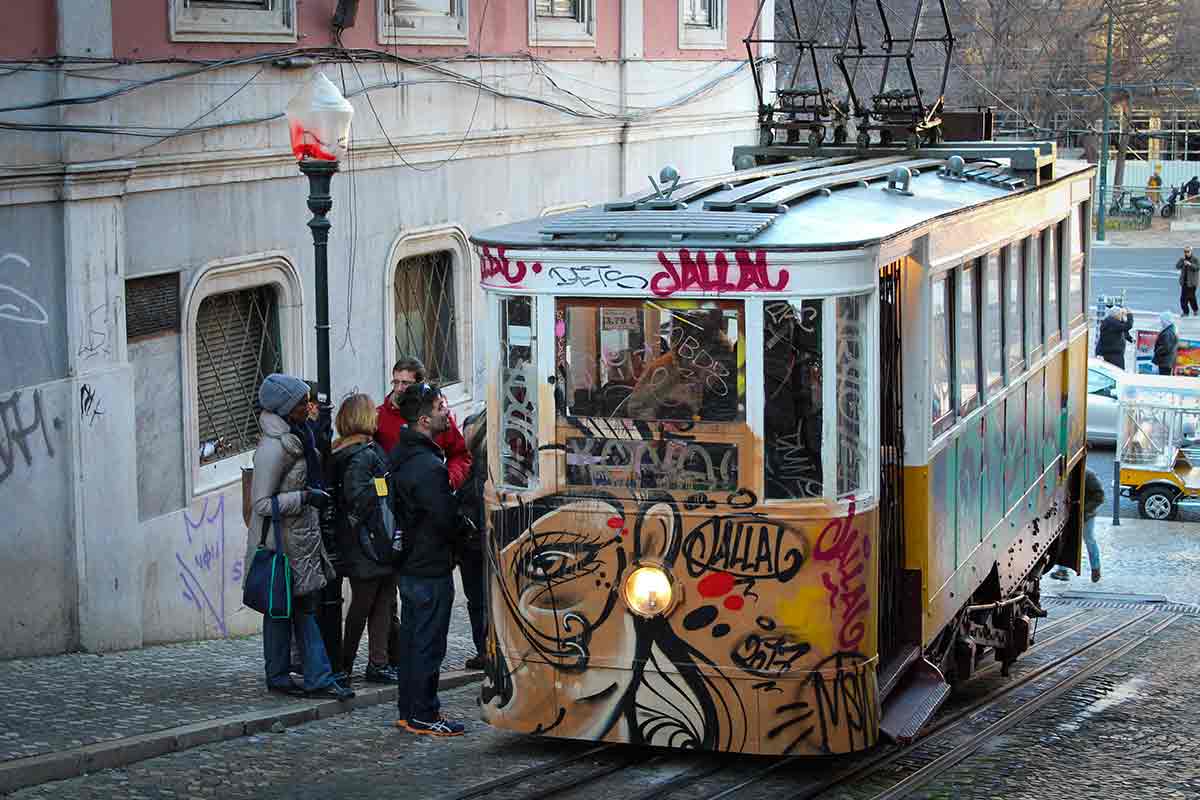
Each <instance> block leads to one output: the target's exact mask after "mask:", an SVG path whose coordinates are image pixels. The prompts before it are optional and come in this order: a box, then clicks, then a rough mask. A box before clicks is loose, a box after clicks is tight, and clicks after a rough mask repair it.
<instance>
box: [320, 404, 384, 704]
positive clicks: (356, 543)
mask: <svg viewBox="0 0 1200 800" xmlns="http://www.w3.org/2000/svg"><path fill="white" fill-rule="evenodd" d="M335 424H336V425H337V431H338V436H339V438H338V439H337V440H336V441H334V443H333V447H332V451H331V454H330V468H329V473H330V482H331V489H332V491H333V494H334V497H335V498H336V501H337V506H336V509H337V512H336V515H335V518H336V520H337V540H338V551H339V552H340V553H341V555H342V564H343V571H344V572H345V574H346V575H347V576H348V577H349V578H350V592H351V598H350V608H349V610H348V611H347V612H346V630H345V638H344V640H343V642H342V653H341V660H340V663H339V664H338V669H340V670H341V671H342V672H344V673H345V674H346V675H350V674H351V671H352V670H353V668H354V658H355V656H356V655H357V654H358V643H359V642H360V641H361V640H362V634H363V628H364V627H365V628H366V629H367V646H368V648H369V650H368V658H367V662H368V663H367V669H366V673H365V674H364V677H365V678H366V679H367V680H368V681H372V682H374V683H395V682H396V679H397V676H396V671H395V669H394V668H392V667H390V666H388V665H389V663H396V662H397V661H398V660H399V653H389V649H395V644H396V642H395V640H392V641H391V642H389V638H388V629H389V627H390V625H391V619H392V608H393V606H394V605H395V603H396V574H395V570H394V568H393V567H392V565H391V564H390V563H382V562H380V561H376V560H374V559H373V558H372V557H371V556H369V555H368V554H367V552H366V551H365V550H364V549H363V546H362V544H361V539H360V532H361V531H362V529H363V527H364V526H371V525H378V524H379V523H380V519H379V516H380V513H381V512H380V508H379V503H380V497H381V492H386V491H387V490H386V486H387V483H386V481H383V480H382V479H383V478H386V477H387V474H388V468H387V457H386V456H385V455H384V453H383V450H381V449H380V447H379V445H377V444H375V441H374V439H373V436H374V435H375V429H376V427H377V424H378V423H377V413H376V410H375V401H374V400H372V399H371V398H370V396H368V395H365V394H353V395H350V396H349V397H348V398H346V400H345V402H343V403H342V407H341V408H339V409H338V413H337V420H336V422H335ZM376 479H380V480H378V481H377V480H376ZM383 496H384V497H385V501H386V494H385V495H383ZM378 555H379V556H381V557H386V556H388V555H390V551H389V552H388V553H386V554H385V553H380V554H378ZM389 645H391V647H390V648H389ZM389 656H390V657H389Z"/></svg>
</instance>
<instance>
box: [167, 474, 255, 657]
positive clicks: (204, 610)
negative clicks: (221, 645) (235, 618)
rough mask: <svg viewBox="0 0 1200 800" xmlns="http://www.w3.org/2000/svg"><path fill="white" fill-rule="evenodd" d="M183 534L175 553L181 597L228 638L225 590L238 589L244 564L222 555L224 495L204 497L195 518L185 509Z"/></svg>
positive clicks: (223, 549) (237, 558) (223, 547)
mask: <svg viewBox="0 0 1200 800" xmlns="http://www.w3.org/2000/svg"><path fill="white" fill-rule="evenodd" d="M183 534H184V539H185V541H184V542H183V543H182V545H181V546H180V548H179V549H178V550H177V551H176V552H175V564H176V566H177V567H178V572H177V575H178V578H179V590H180V594H181V595H182V597H183V599H184V600H186V601H188V603H189V604H190V605H191V606H193V607H194V608H195V609H196V610H197V611H199V612H200V613H201V614H203V615H204V616H205V617H211V618H212V624H214V625H216V627H217V629H218V630H219V631H220V632H221V635H222V636H228V635H229V630H228V628H227V627H226V622H225V621H226V619H227V618H228V617H227V615H226V611H225V590H226V587H227V586H231V587H235V588H236V587H240V586H241V584H242V570H243V564H242V559H241V558H240V557H233V556H230V557H228V558H227V557H226V554H225V497H224V495H220V496H218V497H216V498H205V500H204V505H203V506H202V507H201V508H200V512H199V514H197V515H196V517H195V518H193V517H192V516H191V514H189V513H188V512H187V510H186V509H185V510H184V512H183ZM240 608H241V606H240V605H239V606H238V609H240ZM238 609H234V611H237V610H238Z"/></svg>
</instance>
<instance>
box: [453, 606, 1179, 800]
mask: <svg viewBox="0 0 1200 800" xmlns="http://www.w3.org/2000/svg"><path fill="white" fill-rule="evenodd" d="M1095 611H1096V610H1094V609H1081V610H1079V611H1076V612H1075V613H1072V614H1069V615H1068V616H1065V617H1063V618H1061V619H1057V620H1054V621H1053V622H1051V623H1049V624H1047V625H1045V626H1044V627H1042V628H1041V629H1040V630H1039V631H1038V632H1037V634H1038V638H1039V639H1040V641H1037V642H1036V643H1035V644H1034V645H1033V646H1032V647H1030V649H1029V650H1028V651H1027V653H1028V654H1030V655H1033V654H1036V653H1038V652H1044V651H1045V650H1046V649H1048V648H1050V647H1052V646H1053V645H1054V644H1056V643H1058V642H1061V641H1062V640H1064V639H1067V638H1068V637H1071V636H1073V635H1077V634H1079V633H1080V632H1082V631H1086V630H1087V629H1088V628H1091V627H1095V626H1103V627H1102V628H1101V629H1100V630H1098V631H1097V632H1096V633H1095V634H1094V635H1091V636H1089V637H1088V638H1087V639H1086V640H1084V641H1082V642H1080V643H1078V644H1073V645H1072V646H1071V647H1070V649H1069V650H1067V651H1066V652H1063V653H1061V654H1054V655H1053V657H1052V658H1051V660H1049V661H1047V662H1046V663H1045V664H1040V665H1037V666H1033V667H1032V668H1030V669H1029V670H1028V671H1027V672H1023V673H1021V674H1019V675H1016V676H1014V678H1013V679H1011V680H1009V681H1008V682H1006V683H1004V684H1002V685H1000V686H997V687H995V688H993V689H991V690H990V691H987V692H986V693H984V694H982V695H981V696H979V697H977V698H974V699H971V700H969V701H967V702H966V703H964V704H963V705H961V706H959V707H955V708H951V709H950V710H949V711H948V713H944V715H943V716H942V717H940V718H938V719H937V720H936V721H935V722H934V724H933V725H932V726H931V727H929V728H928V729H927V730H926V731H925V732H924V734H923V735H922V736H921V738H919V739H918V740H916V741H915V742H912V743H910V744H907V745H891V746H887V745H884V746H883V747H882V748H879V749H877V750H876V751H875V752H873V753H871V754H869V755H867V756H866V757H865V759H864V760H860V761H857V762H856V763H853V764H851V765H848V766H845V767H841V768H838V766H837V765H830V766H833V770H832V774H829V772H830V770H829V769H828V767H825V768H822V772H824V775H823V776H818V775H815V774H810V775H809V776H805V775H803V774H801V773H800V771H799V770H797V774H796V775H794V776H791V775H788V774H787V770H788V769H789V768H796V767H800V766H804V767H807V768H810V769H814V771H815V768H816V767H815V763H814V761H813V759H811V758H808V757H804V756H796V757H791V758H784V759H779V760H777V761H773V762H771V763H769V764H765V765H763V764H762V762H761V760H759V761H758V763H757V764H754V765H749V764H747V763H745V762H740V761H734V760H732V759H728V758H719V759H715V760H706V761H705V762H704V763H698V764H697V763H693V764H690V765H689V764H686V763H684V764H683V766H682V768H681V769H680V770H679V771H676V772H674V773H673V774H671V775H670V776H669V777H665V778H661V779H652V780H653V782H652V783H651V784H650V785H649V786H645V788H640V787H639V788H640V791H633V792H631V793H629V794H627V795H625V800H662V799H664V798H668V797H672V796H683V794H684V793H686V794H687V796H688V797H689V798H694V797H697V796H699V797H704V798H705V799H706V800H725V798H730V797H733V796H735V795H738V796H744V795H742V793H743V792H745V791H746V790H751V792H753V790H754V788H755V787H758V786H760V785H763V784H766V783H768V782H770V784H771V792H770V794H771V796H772V797H773V798H778V797H781V796H782V797H787V798H791V800H814V798H818V797H821V796H822V795H824V794H825V793H827V792H829V791H830V790H832V789H835V788H837V787H839V786H846V785H847V784H849V783H851V782H856V781H860V780H863V779H868V778H871V777H877V776H878V775H879V773H880V772H881V771H883V770H885V769H886V768H887V767H888V766H890V765H892V764H894V763H895V762H897V761H899V760H900V759H902V758H906V757H910V756H912V755H913V754H914V753H915V751H917V750H918V748H929V747H931V746H933V747H937V746H938V745H941V746H942V747H943V748H944V747H945V745H946V742H947V740H949V739H950V738H951V737H953V736H955V735H960V736H966V738H965V739H964V740H963V742H962V743H961V744H959V745H955V746H953V747H952V748H951V749H949V750H948V751H945V752H941V753H935V754H934V755H933V757H932V760H929V761H928V763H926V764H924V765H922V766H920V767H919V768H918V769H917V770H916V771H915V772H912V773H910V774H909V775H907V776H905V777H904V778H903V779H901V780H899V781H898V782H897V783H895V784H894V785H893V786H891V787H888V788H886V789H883V790H882V791H881V792H880V793H879V794H877V795H875V796H874V797H873V798H872V800H896V798H900V797H905V796H907V794H908V793H910V792H912V791H914V790H916V789H918V788H920V786H922V785H925V784H926V783H928V782H929V781H931V780H934V779H936V778H937V777H938V776H939V775H941V774H944V773H945V772H946V771H947V770H949V769H952V768H953V767H954V766H956V765H957V764H959V763H961V762H962V761H964V760H965V759H967V758H969V757H970V756H971V755H972V754H973V753H975V752H976V751H978V749H979V748H980V747H982V746H983V745H984V743H986V742H987V741H988V740H989V739H990V738H991V737H993V736H997V735H999V734H1002V733H1004V732H1005V731H1007V730H1009V729H1011V728H1012V727H1014V726H1016V725H1018V724H1019V723H1020V722H1021V721H1022V720H1024V719H1026V718H1028V717H1029V716H1030V715H1031V714H1033V713H1035V712H1036V711H1037V710H1039V709H1041V708H1043V707H1044V706H1045V705H1047V704H1048V703H1050V702H1053V701H1054V700H1055V699H1057V698H1058V697H1060V696H1061V695H1062V694H1064V693H1066V692H1067V691H1069V690H1070V689H1071V688H1073V687H1075V686H1077V685H1079V684H1080V683H1082V682H1083V681H1085V680H1087V679H1088V678H1089V677H1091V676H1092V675H1094V674H1096V673H1097V672H1098V671H1099V670H1101V669H1103V668H1104V667H1105V666H1107V665H1108V664H1111V663H1112V662H1113V661H1115V660H1116V659H1118V658H1120V657H1122V656H1124V655H1126V654H1127V653H1129V652H1131V651H1133V650H1134V649H1136V648H1137V647H1139V646H1140V645H1142V644H1144V643H1145V642H1146V641H1149V640H1150V639H1151V638H1153V637H1154V636H1156V635H1157V634H1158V633H1159V632H1160V631H1162V630H1163V629H1165V628H1166V627H1167V626H1168V625H1170V624H1171V623H1173V622H1174V621H1175V620H1177V619H1179V617H1180V616H1181V615H1179V614H1172V615H1170V616H1169V617H1168V618H1167V619H1165V620H1162V621H1160V622H1155V623H1154V624H1152V625H1151V626H1150V627H1149V628H1148V629H1145V630H1144V631H1143V632H1142V633H1138V634H1136V635H1135V636H1134V637H1133V638H1132V639H1129V640H1127V641H1123V642H1121V643H1119V644H1118V645H1117V646H1116V647H1114V648H1111V649H1108V650H1107V652H1104V651H1102V652H1101V654H1100V655H1099V656H1098V657H1096V658H1094V659H1092V660H1090V661H1088V662H1086V663H1085V664H1084V665H1083V666H1082V667H1081V668H1080V669H1077V670H1074V671H1072V672H1070V673H1069V674H1067V675H1065V676H1063V677H1061V678H1059V679H1058V680H1057V682H1055V683H1053V684H1051V685H1050V686H1048V687H1047V688H1045V689H1039V690H1038V691H1037V693H1036V694H1035V695H1034V696H1032V697H1030V698H1029V699H1026V700H1022V701H1020V702H1019V703H1017V704H1016V705H1015V707H1013V708H1011V709H1009V710H1004V711H1003V714H1002V716H1000V717H999V719H997V720H995V721H994V722H991V723H990V724H987V725H985V727H984V728H982V729H981V730H979V731H977V732H974V733H968V732H966V731H964V729H965V727H966V726H967V725H968V724H969V723H977V722H978V721H979V720H980V719H981V718H982V717H984V716H985V715H987V714H988V713H989V712H997V711H999V710H1000V707H1001V705H1002V704H1003V703H1005V702H1006V701H1010V700H1012V699H1013V698H1014V697H1017V696H1018V694H1017V693H1018V692H1020V691H1021V690H1022V689H1027V688H1029V687H1030V686H1031V684H1033V683H1034V682H1035V681H1039V680H1041V679H1046V678H1054V677H1056V676H1057V675H1058V674H1059V673H1061V672H1063V671H1064V670H1067V669H1069V667H1070V665H1071V664H1072V663H1075V662H1076V660H1077V659H1079V658H1080V657H1081V656H1083V655H1085V654H1087V653H1089V652H1092V651H1093V650H1094V649H1095V648H1097V647H1100V646H1101V645H1103V644H1104V643H1105V642H1109V641H1110V640H1112V639H1113V638H1114V637H1117V636H1119V635H1120V634H1122V633H1123V632H1125V631H1128V630H1129V629H1130V628H1131V627H1133V626H1135V625H1137V624H1138V623H1142V622H1144V621H1145V620H1147V619H1148V618H1150V617H1151V616H1152V615H1154V614H1155V613H1157V612H1156V611H1154V610H1148V611H1145V612H1144V613H1141V614H1139V615H1138V616H1135V617H1133V618H1129V619H1124V620H1121V621H1120V622H1119V624H1117V625H1115V626H1110V625H1106V624H1105V623H1106V622H1108V621H1110V620H1112V618H1113V617H1114V616H1117V615H1118V614H1119V612H1117V611H1113V612H1110V613H1098V614H1097V613H1095ZM1051 631H1053V635H1050V636H1047V635H1046V634H1048V633H1050V632H1051ZM999 669H1000V664H999V663H995V664H991V665H988V666H987V667H985V668H983V669H981V670H979V671H978V672H977V673H976V674H975V676H973V678H972V682H975V681H978V680H981V679H988V678H992V677H995V673H996V672H998V671H999ZM623 750H624V748H623V746H622V745H619V744H603V745H598V746H595V747H591V748H588V749H585V750H582V751H579V752H577V753H571V754H568V755H565V756H562V757H560V758H556V759H552V760H550V761H548V762H545V763H543V764H539V765H535V766H533V767H529V768H527V769H523V770H520V771H518V772H514V773H512V774H509V775H504V776H501V777H499V778H496V779H493V780H490V781H486V782H484V783H481V784H477V785H475V786H472V787H468V788H467V789H465V790H463V791H461V792H459V793H458V794H455V795H453V796H451V798H450V800H471V799H472V798H501V797H503V798H505V800H510V799H515V798H544V797H553V796H560V795H563V794H566V793H568V792H573V791H574V790H576V789H580V788H582V787H587V786H589V785H591V784H594V783H596V782H598V781H600V780H602V779H604V778H607V777H609V776H611V775H614V774H616V773H619V772H621V771H623V770H628V769H631V768H635V767H644V766H649V765H651V764H656V763H659V762H665V761H668V760H670V759H671V758H672V757H676V758H677V757H678V754H664V753H663V752H662V751H653V750H652V751H642V752H640V753H634V754H630V753H626V752H622V751H623ZM617 754H619V755H620V757H618V758H616V759H615V760H610V758H608V757H610V756H613V755H617ZM589 758H594V759H596V760H598V761H603V762H605V763H601V764H597V765H594V766H592V767H591V768H587V769H583V770H582V771H580V769H579V768H580V767H581V766H583V765H582V764H581V762H584V761H586V760H587V759H589ZM748 769H753V770H754V772H753V774H745V771H746V770H748ZM732 770H741V771H743V776H742V777H741V779H736V778H737V777H738V776H736V775H734V776H730V777H732V778H735V782H733V783H725V780H728V778H726V779H725V780H722V776H721V773H723V772H726V771H732ZM714 776H715V780H716V781H718V783H717V785H715V786H714V785H713V784H712V781H713V780H714ZM556 777H557V778H558V779H557V780H556V779H555V778H556ZM782 781H787V784H788V785H785V786H781V785H780V784H781V782H782ZM722 783H724V784H725V785H721V784H722ZM706 784H707V785H708V786H711V789H712V791H713V793H712V794H706V786H705V785H706ZM763 788H764V789H765V788H766V786H763ZM698 790H699V791H698Z"/></svg>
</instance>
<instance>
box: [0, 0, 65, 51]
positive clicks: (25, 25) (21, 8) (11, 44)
mask: <svg viewBox="0 0 1200 800" xmlns="http://www.w3.org/2000/svg"><path fill="white" fill-rule="evenodd" d="M0 6H3V8H4V15H5V20H4V24H3V25H0V57H2V58H12V59H18V60H21V59H27V58H28V59H35V58H49V57H50V56H53V55H55V51H56V50H57V49H58V48H57V42H56V40H57V27H58V21H57V19H56V16H55V13H54V3H53V2H52V0H6V2H4V3H0Z"/></svg>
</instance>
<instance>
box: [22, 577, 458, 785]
mask: <svg viewBox="0 0 1200 800" xmlns="http://www.w3.org/2000/svg"><path fill="white" fill-rule="evenodd" d="M455 578H456V581H457V573H456V574H455ZM366 646H367V637H366V634H365V633H364V635H363V640H362V644H361V645H360V648H359V656H358V659H357V660H356V662H355V670H356V672H357V673H358V676H359V677H360V678H361V674H362V670H363V668H365V666H366V663H367V653H366ZM474 651H475V647H474V645H473V644H472V643H471V635H470V626H469V623H468V620H467V612H466V599H465V598H464V597H463V594H462V591H461V588H459V589H458V590H456V593H455V606H454V612H453V617H452V619H451V624H450V641H449V647H448V651H447V656H446V661H445V663H444V664H443V669H445V670H454V669H461V668H462V665H463V662H464V661H465V660H466V659H467V658H469V657H470V656H472V655H474ZM355 685H356V686H362V685H364V684H362V683H361V681H360V680H356V681H355ZM365 685H367V686H370V685H372V684H365ZM294 702H295V701H294V700H293V699H291V698H288V697H284V696H282V695H272V694H268V693H267V692H266V691H265V687H264V679H263V657H262V637H261V636H250V637H243V638H235V639H220V640H213V641H207V642H192V643H186V644H176V645H164V646H157V647H147V648H144V649H141V650H129V651H125V652H120V653H107V654H103V655H93V654H88V653H72V654H67V655H61V656H51V657H44V658H26V659H17V660H13V661H0V762H6V761H10V760H12V759H17V758H23V757H28V756H35V755H40V754H43V753H50V752H56V751H61V750H65V749H68V748H72V747H80V746H83V745H89V744H94V743H97V742H105V741H112V740H117V739H122V738H125V737H129V736H135V735H137V734H143V733H151V732H153V731H159V730H164V729H167V728H173V727H176V726H179V725H188V724H191V723H198V722H203V721H206V720H210V719H219V718H222V717H228V716H233V715H235V714H243V713H246V712H254V711H266V710H270V709H274V708H285V707H287V706H288V705H289V704H293V703H294Z"/></svg>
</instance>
